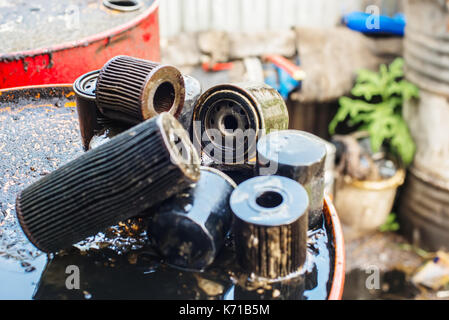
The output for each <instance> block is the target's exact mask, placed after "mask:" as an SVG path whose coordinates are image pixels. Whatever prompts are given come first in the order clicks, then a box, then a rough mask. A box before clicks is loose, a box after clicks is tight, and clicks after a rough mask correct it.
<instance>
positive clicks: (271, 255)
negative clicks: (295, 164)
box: [230, 176, 309, 281]
mask: <svg viewBox="0 0 449 320" xmlns="http://www.w3.org/2000/svg"><path fill="white" fill-rule="evenodd" d="M230 204H231V209H232V212H233V214H234V218H235V222H234V227H233V235H234V239H235V246H236V255H237V261H238V263H239V265H240V266H241V268H242V269H243V270H244V271H245V272H246V273H248V274H249V275H251V276H254V278H256V280H260V279H263V280H267V281H278V280H280V279H283V278H285V277H288V276H291V275H292V274H295V273H298V272H300V270H301V267H302V266H303V264H304V262H305V260H306V255H307V227H308V221H307V220H308V207H309V198H308V195H307V191H306V190H305V189H304V188H303V187H302V186H301V185H300V184H299V183H298V182H296V181H294V180H291V179H289V178H285V177H280V176H267V177H255V178H252V179H249V180H247V181H245V182H243V183H241V184H240V185H239V186H238V187H237V188H236V189H235V190H234V192H233V193H232V195H231V201H230Z"/></svg>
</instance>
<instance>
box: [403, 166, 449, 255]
mask: <svg viewBox="0 0 449 320" xmlns="http://www.w3.org/2000/svg"><path fill="white" fill-rule="evenodd" d="M399 223H400V226H401V229H402V232H403V233H404V234H405V235H406V236H407V237H408V238H409V240H410V241H411V242H412V243H413V244H415V245H417V246H419V247H421V248H424V249H427V250H431V251H438V250H448V249H449V233H448V230H449V183H448V181H444V180H441V179H439V178H437V177H435V176H433V175H431V174H429V173H426V172H424V171H421V170H419V169H417V168H415V167H412V168H410V169H409V173H408V176H407V180H406V183H405V188H404V190H403V192H402V194H401V197H400V205H399Z"/></svg>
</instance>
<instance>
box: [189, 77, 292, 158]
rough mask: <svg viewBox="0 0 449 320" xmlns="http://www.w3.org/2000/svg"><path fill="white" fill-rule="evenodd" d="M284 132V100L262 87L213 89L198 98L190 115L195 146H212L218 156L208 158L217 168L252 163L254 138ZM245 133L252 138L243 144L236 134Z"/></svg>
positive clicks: (255, 139) (254, 155) (213, 155)
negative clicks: (227, 143) (229, 146)
mask: <svg viewBox="0 0 449 320" xmlns="http://www.w3.org/2000/svg"><path fill="white" fill-rule="evenodd" d="M287 128H288V111H287V107H286V105H285V102H284V100H283V99H282V97H281V96H280V94H279V93H278V92H277V91H276V90H275V89H273V88H271V87H270V86H267V85H265V84H263V83H261V84H260V83H251V82H249V83H238V84H223V85H217V86H214V87H212V88H210V89H209V90H207V91H206V92H205V93H203V94H202V95H201V97H200V99H199V100H198V102H197V104H196V106H195V110H194V112H193V139H194V142H195V144H196V145H197V146H201V147H202V149H204V148H207V149H210V147H211V146H214V148H215V149H216V150H217V151H218V152H214V154H207V156H209V157H210V158H212V159H213V160H214V162H216V163H219V164H230V165H233V164H238V163H244V162H251V161H254V159H255V157H256V143H257V138H258V137H260V136H262V135H264V134H266V133H269V132H270V131H272V130H285V129H287ZM248 130H252V131H251V132H252V134H251V135H249V137H248V138H247V139H246V140H245V142H244V143H242V142H241V141H239V137H238V134H239V132H240V133H241V134H243V133H245V132H248ZM216 135H217V136H216ZM232 139H234V140H235V141H236V143H235V147H232V148H228V147H227V146H226V145H225V144H226V140H232ZM253 163H254V162H253Z"/></svg>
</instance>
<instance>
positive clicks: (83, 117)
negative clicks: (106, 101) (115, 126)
mask: <svg viewBox="0 0 449 320" xmlns="http://www.w3.org/2000/svg"><path fill="white" fill-rule="evenodd" d="M99 73H100V70H96V71H92V72H89V73H86V74H83V75H82V76H80V77H79V78H78V79H76V81H75V82H74V84H73V90H74V91H75V99H76V110H77V112H78V119H79V125H80V133H81V139H82V143H83V148H84V150H85V151H86V150H87V149H88V148H89V142H90V140H91V139H92V137H93V136H94V134H95V132H96V131H98V130H100V129H101V125H100V124H99V123H98V121H97V117H98V114H99V112H98V109H97V104H96V93H95V92H96V87H97V79H98V75H99Z"/></svg>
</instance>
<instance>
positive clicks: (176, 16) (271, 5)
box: [159, 0, 364, 37]
mask: <svg viewBox="0 0 449 320" xmlns="http://www.w3.org/2000/svg"><path fill="white" fill-rule="evenodd" d="M363 2H364V1H363V0H162V1H161V4H160V9H159V18H160V32H161V36H162V37H169V36H172V35H175V34H177V33H179V32H195V31H203V30H211V29H214V30H224V31H230V32H232V31H240V32H252V31H259V32H260V31H267V30H285V29H289V28H290V27H292V26H310V27H332V26H334V25H336V24H337V23H338V22H339V21H340V18H341V16H342V14H344V13H347V12H350V11H354V10H362V8H363Z"/></svg>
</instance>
